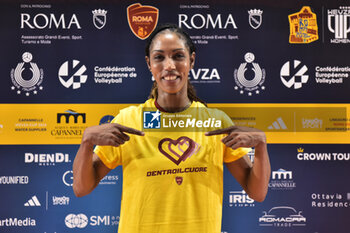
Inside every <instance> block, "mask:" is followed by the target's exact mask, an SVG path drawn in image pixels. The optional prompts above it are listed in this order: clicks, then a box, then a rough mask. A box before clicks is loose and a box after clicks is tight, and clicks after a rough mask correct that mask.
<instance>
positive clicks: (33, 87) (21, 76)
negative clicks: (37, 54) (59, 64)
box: [11, 52, 44, 96]
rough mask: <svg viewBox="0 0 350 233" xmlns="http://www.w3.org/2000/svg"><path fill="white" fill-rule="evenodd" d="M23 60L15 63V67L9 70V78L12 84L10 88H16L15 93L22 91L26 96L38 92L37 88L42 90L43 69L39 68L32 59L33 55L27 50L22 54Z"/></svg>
mask: <svg viewBox="0 0 350 233" xmlns="http://www.w3.org/2000/svg"><path fill="white" fill-rule="evenodd" d="M22 60H23V62H20V63H18V64H17V66H16V68H15V69H12V70H11V80H12V84H13V86H11V90H17V94H21V93H22V91H23V92H24V93H25V95H26V96H29V95H30V92H31V91H33V94H34V95H36V94H37V93H38V91H37V90H42V89H43V87H42V86H41V84H42V82H43V75H44V72H43V69H39V67H38V65H37V64H36V63H34V62H31V61H32V60H33V55H32V54H31V53H29V52H25V53H23V55H22Z"/></svg>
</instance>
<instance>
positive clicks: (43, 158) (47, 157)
mask: <svg viewBox="0 0 350 233" xmlns="http://www.w3.org/2000/svg"><path fill="white" fill-rule="evenodd" d="M24 162H25V163H36V164H38V165H39V166H50V165H56V163H70V162H71V160H70V159H69V154H64V153H51V154H35V153H34V154H33V153H24Z"/></svg>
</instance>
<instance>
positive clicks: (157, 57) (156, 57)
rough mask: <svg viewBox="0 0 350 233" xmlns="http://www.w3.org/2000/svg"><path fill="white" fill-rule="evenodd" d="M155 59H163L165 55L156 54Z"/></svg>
mask: <svg viewBox="0 0 350 233" xmlns="http://www.w3.org/2000/svg"><path fill="white" fill-rule="evenodd" d="M153 59H154V60H162V59H163V56H162V55H156V56H154V57H153Z"/></svg>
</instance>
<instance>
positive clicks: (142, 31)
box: [127, 3, 159, 40]
mask: <svg viewBox="0 0 350 233" xmlns="http://www.w3.org/2000/svg"><path fill="white" fill-rule="evenodd" d="M158 15H159V10H158V8H155V7H153V6H142V5H141V4H140V3H135V4H132V5H130V6H128V8H127V16H128V22H129V26H130V29H131V31H132V32H133V33H134V35H135V36H137V37H138V38H140V39H141V40H144V39H146V38H147V37H149V35H150V34H151V33H152V32H153V30H154V29H155V28H156V26H157V23H158Z"/></svg>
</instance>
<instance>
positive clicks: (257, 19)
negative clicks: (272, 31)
mask: <svg viewBox="0 0 350 233" xmlns="http://www.w3.org/2000/svg"><path fill="white" fill-rule="evenodd" d="M248 13H249V25H250V26H251V27H252V28H254V29H258V28H259V27H260V25H261V23H262V13H263V11H262V10H259V9H254V10H250V11H248Z"/></svg>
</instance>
